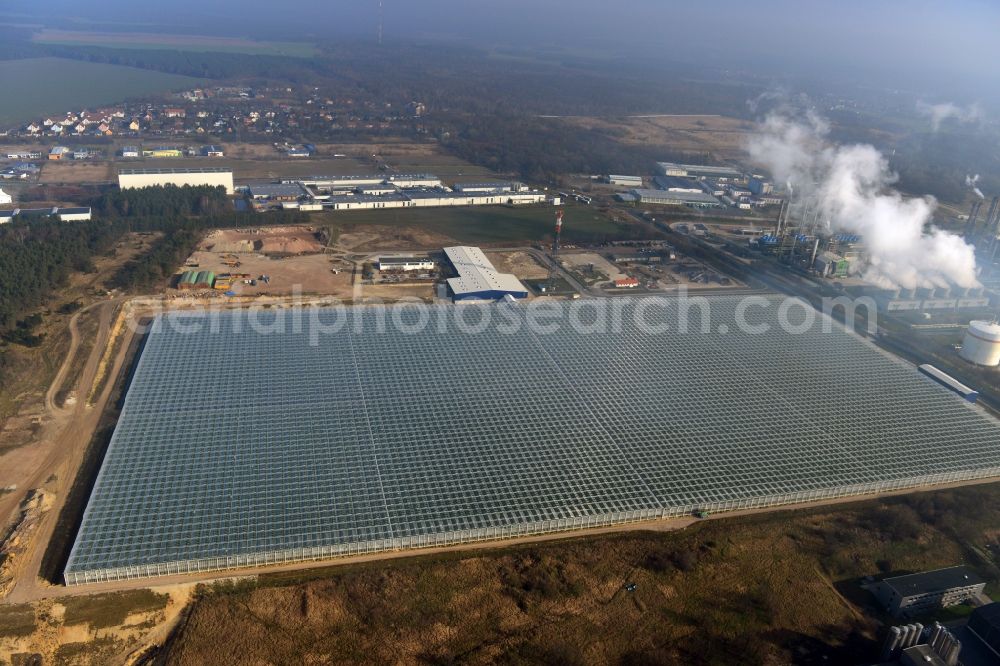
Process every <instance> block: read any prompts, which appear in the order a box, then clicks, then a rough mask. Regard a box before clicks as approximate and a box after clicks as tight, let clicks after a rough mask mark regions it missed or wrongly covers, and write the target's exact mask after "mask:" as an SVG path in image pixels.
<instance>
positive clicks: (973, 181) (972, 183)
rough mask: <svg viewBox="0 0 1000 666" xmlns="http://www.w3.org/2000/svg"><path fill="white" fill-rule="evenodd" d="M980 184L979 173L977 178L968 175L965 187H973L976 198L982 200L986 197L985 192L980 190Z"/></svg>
mask: <svg viewBox="0 0 1000 666" xmlns="http://www.w3.org/2000/svg"><path fill="white" fill-rule="evenodd" d="M978 183H979V174H978V173H977V174H976V175H975V176H969V175H966V177H965V186H966V187H971V188H972V191H973V192H975V193H976V196H977V197H979V198H980V199H985V198H986V197H985V196H983V191H982V190H981V189H979V185H978Z"/></svg>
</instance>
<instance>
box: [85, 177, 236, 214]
mask: <svg viewBox="0 0 1000 666" xmlns="http://www.w3.org/2000/svg"><path fill="white" fill-rule="evenodd" d="M92 207H93V209H94V214H95V215H97V216H98V217H104V218H117V217H130V218H138V217H150V216H153V217H164V216H173V217H176V216H184V217H189V216H192V215H194V216H199V215H213V214H218V213H222V212H224V211H226V210H230V209H232V203H231V202H230V201H229V197H228V196H226V190H225V188H223V187H210V186H208V185H201V186H197V187H193V186H191V185H185V186H183V187H178V186H176V185H166V186H163V187H145V188H139V189H128V190H121V189H117V188H112V189H108V190H107V191H105V192H104V194H102V195H101V196H100V197H99V198H98V199H97V200H96V201H94V202H93V204H92Z"/></svg>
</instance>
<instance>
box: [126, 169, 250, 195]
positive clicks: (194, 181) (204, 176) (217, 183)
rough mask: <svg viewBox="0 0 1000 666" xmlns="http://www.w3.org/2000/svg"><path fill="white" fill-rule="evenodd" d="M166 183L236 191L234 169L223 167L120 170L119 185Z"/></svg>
mask: <svg viewBox="0 0 1000 666" xmlns="http://www.w3.org/2000/svg"><path fill="white" fill-rule="evenodd" d="M164 185H176V186H178V187H183V186H184V185H209V186H212V187H224V188H226V194H232V193H233V192H234V191H235V188H234V187H233V170H232V169H226V168H223V167H203V168H199V169H122V170H121V171H119V172H118V187H120V188H122V189H123V190H127V189H130V188H133V187H157V186H161V187H162V186H164Z"/></svg>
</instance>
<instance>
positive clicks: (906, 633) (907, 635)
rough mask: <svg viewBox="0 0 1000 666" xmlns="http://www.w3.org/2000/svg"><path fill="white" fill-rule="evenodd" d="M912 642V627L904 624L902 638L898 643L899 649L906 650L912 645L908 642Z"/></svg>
mask: <svg viewBox="0 0 1000 666" xmlns="http://www.w3.org/2000/svg"><path fill="white" fill-rule="evenodd" d="M912 640H913V625H912V624H904V625H903V637H902V638H901V639H900V641H899V648H900V649H901V650H905V649H906V648H908V647H910V646H911V645H913V643H911V642H910V641H912Z"/></svg>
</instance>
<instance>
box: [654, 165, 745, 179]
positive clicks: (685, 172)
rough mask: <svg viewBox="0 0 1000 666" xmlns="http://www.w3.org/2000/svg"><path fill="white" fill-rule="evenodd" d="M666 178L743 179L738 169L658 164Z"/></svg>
mask: <svg viewBox="0 0 1000 666" xmlns="http://www.w3.org/2000/svg"><path fill="white" fill-rule="evenodd" d="M657 165H659V167H660V169H662V170H663V174H664V175H666V176H691V177H692V178H736V179H739V178H742V177H743V174H742V173H741V172H740V171H739V170H738V169H733V168H732V167H721V166H704V165H701V164H676V163H674V162H657Z"/></svg>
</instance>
